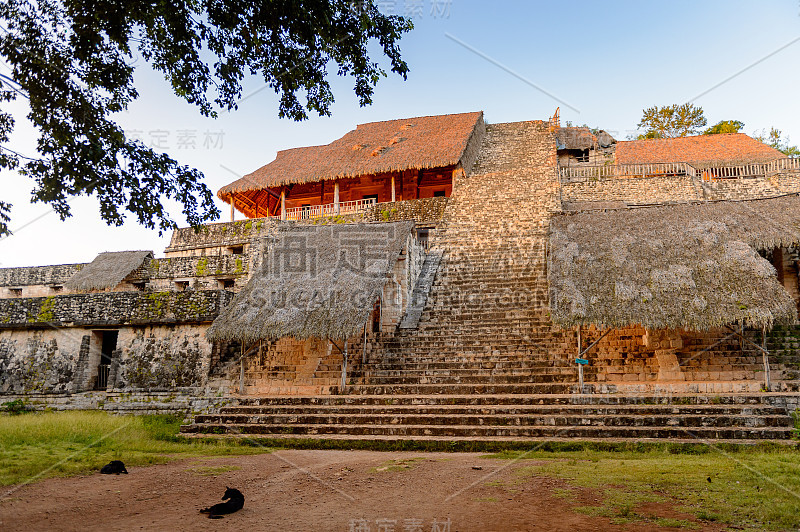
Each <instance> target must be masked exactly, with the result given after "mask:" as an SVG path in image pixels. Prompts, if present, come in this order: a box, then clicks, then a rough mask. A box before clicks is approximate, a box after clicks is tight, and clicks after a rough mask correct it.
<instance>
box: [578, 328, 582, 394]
mask: <svg viewBox="0 0 800 532" xmlns="http://www.w3.org/2000/svg"><path fill="white" fill-rule="evenodd" d="M582 348H583V343H582V342H581V326H580V325H578V358H581V355H582V354H583V353H581V349H582ZM578 393H580V394H582V393H583V364H578Z"/></svg>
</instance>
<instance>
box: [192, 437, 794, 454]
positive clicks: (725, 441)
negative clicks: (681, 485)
mask: <svg viewBox="0 0 800 532" xmlns="http://www.w3.org/2000/svg"><path fill="white" fill-rule="evenodd" d="M179 436H180V437H182V438H187V439H188V438H191V439H200V440H202V439H214V440H218V439H240V440H251V441H252V442H254V443H255V444H257V445H259V441H266V442H270V443H271V442H279V441H281V440H285V441H286V442H291V441H297V442H303V443H305V444H311V445H304V446H303V448H310V449H314V448H320V449H324V448H326V447H325V446H324V445H319V446H316V445H314V442H316V443H319V444H324V443H325V442H334V441H340V442H347V443H350V444H354V443H358V442H361V443H370V442H384V443H396V444H399V446H400V447H402V448H403V450H412V449H410V448H408V447H409V445H408V444H413V443H441V444H443V445H442V448H437V449H435V450H437V451H441V450H447V451H454V452H457V451H459V449H458V448H457V447H456V446H455V445H453V444H458V443H461V444H486V445H492V444H500V447H499V448H504V447H505V446H509V447H522V448H524V449H525V450H529V451H530V452H535V451H537V450H540V449H541V450H548V449H547V447H546V444H549V443H559V444H567V445H569V446H574V447H575V448H580V447H581V446H584V445H586V444H616V445H617V446H619V448H621V449H624V448H625V447H626V446H629V445H630V444H632V443H640V444H646V445H648V446H652V447H657V446H660V445H664V444H677V445H684V446H687V447H698V446H700V447H716V446H718V445H725V446H732V447H752V446H760V445H765V444H766V445H778V446H781V447H786V448H792V447H797V448H800V442H798V441H797V440H787V439H774V440H773V439H768V438H763V439H761V438H759V439H730V438H720V439H713V440H698V439H693V438H645V437H636V438H592V437H581V438H559V437H528V438H519V437H513V436H402V437H401V436H391V435H383V434H376V435H370V436H365V435H363V434H204V433H181V434H180V435H179ZM531 444H538V445H534V446H533V447H531ZM289 447H291V444H290V445H289ZM344 448H347V447H344ZM484 452H489V451H484Z"/></svg>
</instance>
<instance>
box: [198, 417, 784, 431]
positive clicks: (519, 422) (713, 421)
mask: <svg viewBox="0 0 800 532" xmlns="http://www.w3.org/2000/svg"><path fill="white" fill-rule="evenodd" d="M785 420H786V416H785V415H775V416H730V415H676V414H668V415H661V416H659V415H644V414H640V415H634V416H625V415H620V414H615V415H604V414H600V415H597V414H583V413H582V414H578V415H569V414H547V415H542V414H534V415H514V414H498V415H492V414H447V415H446V416H443V415H441V414H439V413H433V414H416V413H409V414H399V413H394V414H381V413H369V414H351V413H347V414H299V413H287V414H254V415H253V414H219V415H204V416H197V418H196V419H195V423H199V424H211V425H274V426H288V425H340V426H341V425H428V426H431V425H436V426H441V425H447V426H450V427H452V426H465V425H466V426H492V427H507V426H515V427H577V426H582V427H585V426H591V427H651V428H655V427H676V426H680V427H684V428H689V427H693V428H696V427H716V428H726V429H732V428H742V427H744V428H760V427H785V426H786V423H785Z"/></svg>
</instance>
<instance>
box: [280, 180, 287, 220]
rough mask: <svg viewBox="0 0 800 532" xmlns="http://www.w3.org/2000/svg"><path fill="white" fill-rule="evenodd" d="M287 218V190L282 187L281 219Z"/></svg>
mask: <svg viewBox="0 0 800 532" xmlns="http://www.w3.org/2000/svg"><path fill="white" fill-rule="evenodd" d="M285 219H286V190H284V189H283V188H281V220H285Z"/></svg>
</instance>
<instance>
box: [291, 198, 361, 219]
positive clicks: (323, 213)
mask: <svg viewBox="0 0 800 532" xmlns="http://www.w3.org/2000/svg"><path fill="white" fill-rule="evenodd" d="M376 203H377V200H376V199H375V198H369V199H360V200H354V201H340V202H339V209H338V212H336V211H337V209H336V204H335V203H326V204H324V205H311V206H309V207H293V208H291V209H286V219H287V220H314V219H316V218H327V217H329V216H337V215H343V214H356V213H359V212H363V211H365V210H367V209H369V208H370V207H372V206H374V205H375V204H376ZM277 217H280V215H278V216H277Z"/></svg>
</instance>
